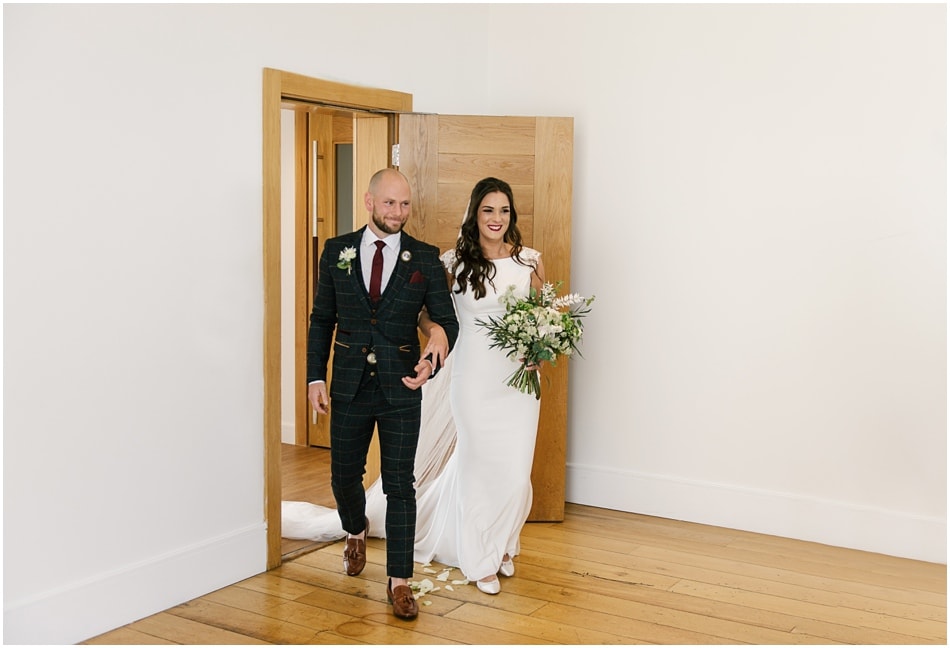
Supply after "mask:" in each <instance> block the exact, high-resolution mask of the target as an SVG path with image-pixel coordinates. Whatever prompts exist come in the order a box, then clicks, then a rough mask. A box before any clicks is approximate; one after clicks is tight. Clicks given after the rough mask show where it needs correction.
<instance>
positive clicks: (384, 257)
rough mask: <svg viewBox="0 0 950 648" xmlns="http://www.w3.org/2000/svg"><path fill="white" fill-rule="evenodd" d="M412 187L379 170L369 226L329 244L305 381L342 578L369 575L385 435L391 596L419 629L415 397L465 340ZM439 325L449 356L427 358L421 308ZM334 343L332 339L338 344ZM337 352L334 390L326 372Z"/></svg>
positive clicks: (368, 201)
mask: <svg viewBox="0 0 950 648" xmlns="http://www.w3.org/2000/svg"><path fill="white" fill-rule="evenodd" d="M410 194H411V192H410V188H409V182H408V181H407V180H406V178H405V176H403V175H402V173H400V172H399V171H396V170H395V169H382V170H380V171H377V172H376V173H375V174H374V175H373V177H372V179H371V180H370V183H369V189H368V191H367V192H366V194H365V196H364V205H365V207H366V211H367V213H368V215H369V222H368V223H367V225H366V226H364V227H362V228H361V229H359V230H358V231H356V232H353V233H351V234H344V235H343V236H339V237H336V238H333V239H330V240H328V241H327V242H326V244H325V246H324V249H323V254H322V255H321V257H320V266H319V271H318V281H317V292H316V295H315V297H314V302H313V311H312V312H311V314H310V334H309V339H308V346H307V382H308V384H309V387H308V396H309V399H310V402H311V404H312V405H313V407H314V408H315V409H316V410H317V412H319V413H321V414H327V413H329V411H330V402H331V400H332V403H333V413H332V414H331V415H330V461H331V479H330V481H331V486H332V488H333V495H334V497H335V498H336V502H337V510H338V511H339V514H340V521H341V522H342V524H343V529H344V530H345V531H346V532H347V537H346V544H345V547H344V551H343V567H344V570H345V571H346V573H347V574H349V575H350V576H356V575H357V574H359V573H360V572H361V571H362V570H363V567H364V565H365V564H366V533H367V525H368V521H367V519H366V496H365V491H364V490H363V474H364V472H365V470H366V455H367V452H368V451H369V446H370V441H371V439H372V436H373V429H374V428H376V429H377V430H378V434H379V446H380V472H381V476H382V481H383V492H384V493H385V494H386V502H387V504H386V573H387V575H388V576H389V581H388V583H387V586H386V593H387V596H388V597H389V600H390V601H391V602H392V604H393V614H395V615H396V616H397V617H400V618H403V619H414V618H415V617H416V615H417V614H418V611H419V610H418V606H417V605H416V601H415V599H414V598H413V596H412V590H411V589H410V588H409V579H410V578H411V577H412V573H413V565H412V554H413V543H414V540H415V529H416V494H415V488H414V486H413V483H414V482H415V478H414V475H413V467H414V463H415V454H416V445H417V442H418V439H419V425H420V419H421V407H422V391H421V389H420V387H422V385H423V384H424V383H425V382H426V381H427V380H429V379H430V378H432V377H433V376H434V375H435V373H436V371H437V370H438V368H439V364H440V360H441V357H442V356H443V355H444V354H445V353H448V351H449V349H451V347H452V346H453V345H454V344H455V340H456V338H457V337H458V320H457V319H456V316H455V308H454V306H453V305H452V300H451V296H450V294H449V288H448V283H447V281H446V277H445V271H444V270H443V268H442V264H441V262H440V261H439V250H438V248H436V247H434V246H432V245H428V244H427V243H423V242H422V241H419V240H416V239H414V238H413V237H411V236H409V235H408V234H406V233H405V232H404V231H403V227H404V226H405V224H406V222H407V221H408V220H409V214H410V203H411V199H410ZM423 308H425V310H426V311H427V313H428V316H429V318H430V319H431V320H432V321H434V322H436V323H437V324H439V325H440V326H442V328H443V329H444V330H445V334H446V338H447V340H448V348H447V349H444V353H436V354H435V355H434V356H430V355H427V356H426V357H421V356H422V353H421V350H420V347H419V336H418V333H417V325H418V319H419V313H420V312H421V311H422V309H423ZM334 334H335V339H334ZM331 348H332V349H333V380H332V383H331V385H330V389H329V393H328V390H327V383H326V379H327V365H328V362H329V357H330V349H331Z"/></svg>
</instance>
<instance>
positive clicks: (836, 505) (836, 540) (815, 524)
mask: <svg viewBox="0 0 950 648" xmlns="http://www.w3.org/2000/svg"><path fill="white" fill-rule="evenodd" d="M566 500H567V501H568V502H571V503H573V504H583V505H587V506H596V507H598V508H605V509H613V510H616V511H627V512H631V513H640V514H642V515H650V516H655V517H661V518H668V519H673V520H683V521H687V522H696V523H699V524H709V525H712V526H718V527H725V528H728V529H739V530H742V531H752V532H755V533H763V534H767V535H774V536H781V537H784V538H794V539H796V540H806V541H810V542H817V543H821V544H826V545H831V546H835V547H846V548H849V549H859V550H862V551H871V552H874V553H881V554H887V555H890V556H898V557H901V558H911V559H914V560H923V561H926V562H933V563H941V564H946V563H947V520H946V518H938V517H928V516H922V515H913V514H908V513H904V512H901V511H889V510H885V509H879V508H873V507H869V506H860V505H855V504H850V503H847V502H837V501H833V500H827V499H820V498H815V497H806V496H802V495H796V494H794V493H781V492H773V491H766V490H757V489H750V488H740V487H736V486H732V485H728V484H718V483H712V482H701V481H693V480H686V479H682V478H679V477H670V476H667V475H653V474H647V473H638V472H632V471H617V470H610V469H604V468H602V467H598V466H586V465H579V464H568V466H567V492H566Z"/></svg>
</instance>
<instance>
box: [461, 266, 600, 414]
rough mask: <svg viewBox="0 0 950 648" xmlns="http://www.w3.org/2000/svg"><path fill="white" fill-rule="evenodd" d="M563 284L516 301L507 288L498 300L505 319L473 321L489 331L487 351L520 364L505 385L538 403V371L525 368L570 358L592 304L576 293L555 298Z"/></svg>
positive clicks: (493, 318)
mask: <svg viewBox="0 0 950 648" xmlns="http://www.w3.org/2000/svg"><path fill="white" fill-rule="evenodd" d="M562 283H563V282H560V281H559V282H558V283H557V284H550V283H546V284H544V285H543V286H542V287H541V291H540V292H538V291H537V290H536V289H534V288H532V289H531V294H530V295H529V296H528V297H526V298H518V297H515V295H514V290H515V287H514V286H509V287H508V290H506V291H505V293H504V294H503V295H502V296H501V297H499V298H498V301H499V302H501V303H502V304H504V305H505V311H506V312H505V315H504V316H503V317H489V318H488V321H483V320H476V323H477V324H479V325H480V326H484V327H485V328H486V329H487V330H488V337H489V338H490V339H491V341H492V343H491V345H489V348H492V349H494V348H499V349H502V350H507V351H508V353H507V355H508V357H509V358H517V359H518V360H519V361H520V362H521V364H520V365H519V367H518V369H517V370H516V371H515V372H514V373H513V374H512V375H511V376H510V377H509V378H508V383H507V384H508V385H509V386H510V387H514V388H516V389H518V390H519V391H521V392H523V393H525V394H534V397H535V398H537V399H540V398H541V380H540V378H539V376H538V371H537V370H536V369H530V370H529V369H528V367H531V366H533V365H537V364H539V363H540V362H541V361H542V360H547V361H548V362H550V363H551V364H556V363H557V357H558V356H562V355H563V356H571V355H573V354H574V352H575V351H576V350H577V344H578V343H579V342H580V341H581V338H582V337H583V335H584V327H583V323H582V321H581V320H582V319H583V318H584V317H585V316H586V315H587V314H588V313H589V312H590V304H591V302H593V301H594V298H593V297H582V296H580V295H578V294H576V293H571V294H569V295H564V296H562V297H558V296H557V290H558V288H560V287H561V284H562Z"/></svg>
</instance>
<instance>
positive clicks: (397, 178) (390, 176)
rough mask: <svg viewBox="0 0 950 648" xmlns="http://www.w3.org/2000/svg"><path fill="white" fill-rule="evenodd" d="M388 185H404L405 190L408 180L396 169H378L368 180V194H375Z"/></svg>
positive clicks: (407, 186) (407, 187)
mask: <svg viewBox="0 0 950 648" xmlns="http://www.w3.org/2000/svg"><path fill="white" fill-rule="evenodd" d="M388 183H396V184H400V183H402V184H405V187H406V190H408V189H409V180H407V179H406V176H404V175H403V174H402V173H401V172H399V171H397V170H396V169H388V168H387V169H380V170H379V171H377V172H376V173H374V174H373V177H372V178H370V179H369V192H370V193H371V194H374V195H375V194H376V193H377V192H378V191H379V188H380V187H381V186H383V185H386V184H388Z"/></svg>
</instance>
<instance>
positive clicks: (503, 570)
mask: <svg viewBox="0 0 950 648" xmlns="http://www.w3.org/2000/svg"><path fill="white" fill-rule="evenodd" d="M498 573H499V574H501V575H502V576H508V577H509V578H510V577H512V576H514V575H515V563H514V561H512V560H511V558H509V559H508V560H503V561H501V567H499V568H498Z"/></svg>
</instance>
